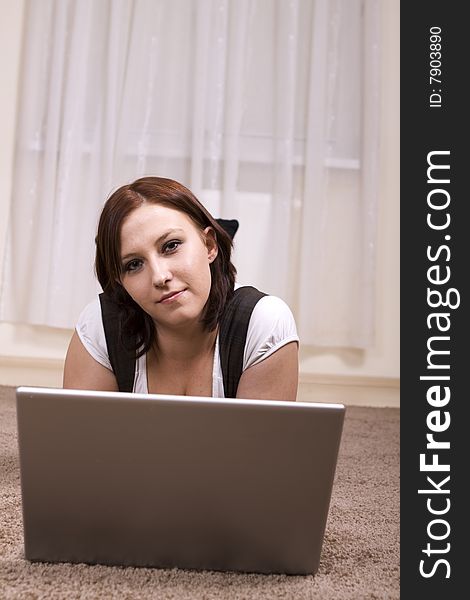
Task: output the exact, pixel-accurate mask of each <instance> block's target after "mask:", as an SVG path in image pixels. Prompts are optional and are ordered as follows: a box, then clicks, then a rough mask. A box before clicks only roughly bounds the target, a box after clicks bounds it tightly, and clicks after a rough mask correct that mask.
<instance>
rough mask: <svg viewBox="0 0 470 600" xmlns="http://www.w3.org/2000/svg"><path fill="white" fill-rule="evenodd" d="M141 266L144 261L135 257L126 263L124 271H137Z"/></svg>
mask: <svg viewBox="0 0 470 600" xmlns="http://www.w3.org/2000/svg"><path fill="white" fill-rule="evenodd" d="M141 266H142V261H141V260H138V259H136V258H135V259H133V260H130V261H129V262H128V263H126V264H125V265H124V272H125V273H131V272H132V271H137V269H139V268H140V267H141Z"/></svg>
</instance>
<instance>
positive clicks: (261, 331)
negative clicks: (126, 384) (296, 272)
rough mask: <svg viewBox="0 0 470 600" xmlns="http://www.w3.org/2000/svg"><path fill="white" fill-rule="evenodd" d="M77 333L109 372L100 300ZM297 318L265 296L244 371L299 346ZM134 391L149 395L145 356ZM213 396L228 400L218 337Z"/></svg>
mask: <svg viewBox="0 0 470 600" xmlns="http://www.w3.org/2000/svg"><path fill="white" fill-rule="evenodd" d="M76 331H77V334H78V336H79V337H80V340H81V341H82V344H83V345H84V346H85V348H86V350H87V351H88V352H89V353H90V354H91V356H92V357H93V358H94V359H95V360H96V361H97V362H99V363H100V364H101V365H103V366H104V367H106V368H107V369H110V370H112V368H111V363H110V362H109V356H108V349H107V346H106V338H105V335H104V328H103V320H102V317H101V304H100V300H99V298H98V297H97V298H95V300H93V301H92V302H90V303H89V304H88V305H87V306H86V307H85V308H84V309H83V311H82V313H81V314H80V317H79V319H78V323H77V326H76ZM298 341H299V336H298V335H297V329H296V326H295V321H294V317H293V315H292V312H291V310H290V308H289V307H288V306H287V304H286V303H285V302H284V301H283V300H281V298H278V297H276V296H263V297H262V298H261V299H260V300H259V301H258V302H257V303H256V305H255V307H254V309H253V312H252V314H251V318H250V322H249V325H248V332H247V336H246V342H245V351H244V353H243V371H245V370H246V369H248V368H249V367H251V366H253V365H256V364H258V363H260V362H261V361H263V360H264V359H265V358H267V357H268V356H270V355H271V354H272V353H273V352H275V351H276V350H279V348H282V346H285V345H286V344H288V343H289V342H298ZM133 391H134V392H136V393H144V394H147V393H148V388H147V360H146V355H145V354H144V355H143V356H141V357H140V358H138V359H137V364H136V373H135V378H134V388H133ZM212 396H213V397H214V398H223V397H224V382H223V376H222V367H221V365H220V356H219V336H218V335H217V338H216V343H215V351H214V364H213V368H212Z"/></svg>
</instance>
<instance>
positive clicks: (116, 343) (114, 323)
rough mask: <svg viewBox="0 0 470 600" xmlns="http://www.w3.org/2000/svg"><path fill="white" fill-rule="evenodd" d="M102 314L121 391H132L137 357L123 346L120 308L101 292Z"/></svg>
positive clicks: (107, 343)
mask: <svg viewBox="0 0 470 600" xmlns="http://www.w3.org/2000/svg"><path fill="white" fill-rule="evenodd" d="M100 302H101V315H102V318H103V328H104V335H105V338H106V345H107V347H108V356H109V362H110V363H111V367H112V368H113V371H114V375H115V376H116V380H117V384H118V387H119V391H120V392H132V390H133V388H134V377H135V363H136V360H135V357H133V356H132V355H131V354H130V352H129V351H128V350H126V348H125V347H124V346H123V344H122V340H121V332H120V326H119V322H120V321H119V318H118V316H119V309H118V306H117V305H116V303H115V302H114V301H113V300H111V298H109V297H108V296H107V295H106V294H104V293H102V294H100Z"/></svg>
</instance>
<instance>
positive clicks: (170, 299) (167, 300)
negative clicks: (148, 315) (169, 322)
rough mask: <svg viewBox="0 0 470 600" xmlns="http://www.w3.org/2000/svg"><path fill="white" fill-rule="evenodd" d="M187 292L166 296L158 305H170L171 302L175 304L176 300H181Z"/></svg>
mask: <svg viewBox="0 0 470 600" xmlns="http://www.w3.org/2000/svg"><path fill="white" fill-rule="evenodd" d="M185 291H186V290H180V291H179V292H172V293H171V294H165V295H164V296H163V297H162V298H161V300H159V301H158V303H157V304H170V303H171V302H174V301H175V300H178V298H181V296H182V295H183V294H184V292H185Z"/></svg>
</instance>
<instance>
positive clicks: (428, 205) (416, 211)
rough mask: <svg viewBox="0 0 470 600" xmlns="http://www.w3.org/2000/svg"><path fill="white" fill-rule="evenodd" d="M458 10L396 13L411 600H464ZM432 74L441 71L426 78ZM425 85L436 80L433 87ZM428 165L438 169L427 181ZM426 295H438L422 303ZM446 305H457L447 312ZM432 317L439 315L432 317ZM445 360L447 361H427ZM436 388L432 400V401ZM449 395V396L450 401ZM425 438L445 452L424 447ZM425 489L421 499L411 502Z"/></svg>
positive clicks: (462, 127)
mask: <svg viewBox="0 0 470 600" xmlns="http://www.w3.org/2000/svg"><path fill="white" fill-rule="evenodd" d="M464 7H465V3H461V2H457V1H455V0H454V1H452V0H451V1H448V2H443V1H439V2H436V1H434V0H427V1H426V2H402V3H401V6H400V10H401V16H400V29H401V38H400V53H401V55H400V74H401V82H400V118H401V129H400V139H401V149H400V164H401V174H400V178H401V181H400V195H401V199H400V202H401V292H400V293H401V311H400V312H401V499H400V501H401V550H400V553H401V566H400V572H401V598H410V599H415V598H426V599H427V600H432V599H433V598H439V599H442V598H460V597H462V594H463V595H464V596H465V591H464V590H465V589H466V585H465V581H464V576H465V574H466V570H468V568H467V567H466V564H465V563H466V555H467V552H468V551H467V549H466V544H465V542H466V540H465V531H464V530H466V529H467V527H466V523H467V521H468V517H467V518H464V517H463V510H464V508H466V507H467V504H468V503H467V501H466V493H465V492H464V484H465V480H466V477H467V472H468V471H469V469H468V467H467V466H466V461H467V457H468V459H470V452H469V448H468V446H467V445H466V444H465V442H464V440H465V441H466V440H467V439H468V440H469V442H470V428H469V427H468V426H469V419H468V416H467V415H468V408H467V406H468V404H469V403H470V398H469V394H468V392H467V391H466V386H465V376H464V373H465V371H466V370H470V364H469V365H468V366H467V362H469V360H468V359H467V356H469V355H470V353H469V352H468V348H467V343H466V341H467V340H466V338H467V332H468V331H469V330H470V328H469V327H468V325H467V323H466V321H467V320H468V319H465V309H466V305H467V298H468V279H469V276H470V275H469V274H470V269H469V267H468V266H467V264H466V263H467V260H468V258H467V257H470V251H469V249H468V247H467V244H466V242H467V240H470V228H469V227H468V226H467V220H466V214H467V213H468V212H469V211H468V209H467V205H469V204H470V198H469V194H468V192H467V191H466V190H465V189H464V181H465V179H466V175H467V173H470V165H468V164H467V163H468V160H467V157H468V156H470V153H469V151H468V150H467V148H466V146H467V142H466V139H465V140H464V138H467V137H470V127H469V122H468V117H467V113H468V110H469V109H468V108H467V107H465V108H464V103H465V104H469V105H470V103H469V102H468V101H467V99H466V91H465V90H466V88H467V87H468V82H467V72H468V71H469V69H468V64H467V63H468V60H469V58H470V51H469V49H468V46H467V43H468V42H467V40H469V39H470V35H469V34H470V29H469V27H470V26H469V25H468V21H467V20H466V19H465V17H464V14H463V12H464ZM432 28H433V29H432ZM433 33H435V34H436V35H439V36H440V37H441V40H440V42H439V43H440V45H441V47H440V48H439V52H440V56H439V55H437V54H436V55H433V56H431V52H432V51H433V50H434V51H438V49H437V47H436V46H434V47H431V44H432V42H433V40H431V35H432V34H433ZM433 39H434V41H436V39H437V38H433ZM431 60H434V61H435V62H433V63H432V64H431ZM439 63H440V64H439ZM431 68H436V69H438V71H440V73H438V71H433V72H432V73H431ZM432 75H434V76H435V79H438V80H439V81H433V80H430V77H431V76H432ZM430 153H433V154H430ZM431 163H432V164H434V165H436V168H434V169H433V168H431V170H430V171H429V172H428V168H429V165H430V164H431ZM437 165H441V166H449V169H448V170H446V169H443V168H439V167H438V166H437ZM447 178H448V179H449V181H448V182H445V180H446V179H447ZM439 203H441V205H442V207H439V208H438V207H437V206H438V205H439ZM446 205H447V206H446ZM428 215H430V216H429V217H428ZM447 215H448V216H447ZM428 218H429V219H430V222H431V224H430V223H429V222H428V221H427V219H428ZM469 221H470V219H469ZM444 224H447V225H446V226H445V227H444ZM438 227H442V229H439V228H438ZM432 267H435V268H433V269H431V270H429V269H430V268H432ZM447 276H449V278H448V280H447V281H445V282H444V280H445V279H446V278H447ZM431 280H432V281H431ZM436 281H438V283H436ZM428 289H429V290H434V292H435V293H432V292H431V295H430V296H429V295H428V294H429V293H430V292H428ZM451 290H454V291H453V292H452V291H451ZM439 292H440V294H441V296H439ZM440 298H442V303H441V300H440ZM446 300H448V304H449V305H455V307H454V308H451V307H450V306H445V305H444V303H445V302H446ZM457 303H459V306H458V307H457V306H456V305H457ZM431 304H434V305H437V306H434V307H433V306H431ZM439 313H440V314H441V316H440V317H438V316H435V317H432V316H430V315H432V314H439ZM446 328H447V330H446ZM446 336H447V338H448V339H445V338H446ZM440 350H442V351H445V352H447V351H448V352H449V353H448V354H445V353H442V354H439V353H437V352H435V353H434V351H440ZM446 367H448V368H446ZM437 376H441V377H442V376H448V377H449V379H448V380H445V379H441V380H439V379H436V377H437ZM421 377H432V378H434V379H420V378H421ZM432 387H435V389H434V393H433V392H432V391H429V390H430V388H432ZM446 388H447V389H446ZM446 394H450V396H449V399H448V401H447V402H446V401H445V398H446ZM433 403H434V405H433ZM449 419H450V421H449ZM438 428H442V431H437V429H438ZM428 434H433V438H432V439H433V440H434V441H440V442H443V443H445V442H448V443H449V444H450V447H449V448H445V447H439V448H437V449H436V448H435V449H433V448H427V447H426V445H427V443H428V441H429V439H428V438H427V437H426V436H427V435H428ZM420 454H424V455H425V457H426V458H425V459H424V462H425V463H426V464H430V463H432V461H433V460H435V461H438V463H439V465H446V464H448V465H449V469H450V470H449V471H448V472H447V471H441V470H435V471H426V470H425V468H426V467H422V468H420ZM433 455H436V457H435V458H434V457H433ZM438 468H439V469H441V468H445V467H438ZM427 477H430V478H431V479H432V481H430V480H428V479H427ZM446 477H450V478H449V479H448V480H447V481H446ZM420 489H421V490H427V491H424V492H422V493H418V490H420ZM432 511H434V512H432ZM438 513H440V514H438ZM439 538H440V539H439ZM428 544H429V545H428ZM421 561H423V562H421ZM438 561H440V562H438ZM420 565H421V571H422V573H420ZM423 573H425V574H426V576H424V575H423ZM447 576H448V577H447ZM458 588H461V589H462V590H463V591H462V592H458V591H457V590H458Z"/></svg>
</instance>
